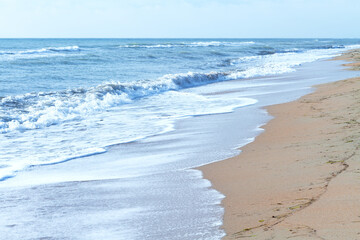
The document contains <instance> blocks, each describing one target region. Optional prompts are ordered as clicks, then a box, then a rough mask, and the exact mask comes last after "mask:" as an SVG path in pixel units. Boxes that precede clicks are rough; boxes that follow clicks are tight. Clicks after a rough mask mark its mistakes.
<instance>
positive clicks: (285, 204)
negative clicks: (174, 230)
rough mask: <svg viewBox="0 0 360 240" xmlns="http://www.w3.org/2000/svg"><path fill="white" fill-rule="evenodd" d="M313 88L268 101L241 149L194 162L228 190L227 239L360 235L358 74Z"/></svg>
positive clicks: (359, 54)
mask: <svg viewBox="0 0 360 240" xmlns="http://www.w3.org/2000/svg"><path fill="white" fill-rule="evenodd" d="M339 59H348V60H352V61H354V60H355V61H356V60H360V51H352V52H349V53H347V54H344V56H342V57H341V58H339ZM348 66H350V67H351V68H352V69H353V70H359V68H360V64H359V63H350V64H349V65H348ZM316 88H317V90H316V91H315V92H314V93H312V94H309V95H306V96H304V97H302V98H301V99H299V100H297V101H295V102H291V103H285V104H280V105H275V106H271V107H268V108H267V110H268V112H269V114H270V115H272V116H274V117H275V118H274V119H273V120H271V121H270V122H269V123H268V124H267V125H266V126H264V129H265V131H264V133H263V134H261V135H260V136H258V137H257V138H256V139H255V141H254V142H253V143H250V144H248V145H246V146H245V147H243V148H242V149H241V150H242V153H241V154H240V155H238V156H236V157H233V158H230V159H227V160H224V161H220V162H216V163H212V164H209V165H206V166H203V167H201V168H199V169H200V170H202V171H203V173H204V177H205V178H207V179H209V180H210V181H211V182H212V184H213V187H214V188H215V189H217V190H218V191H220V192H221V193H223V194H224V195H225V196H226V198H225V199H224V200H223V202H222V204H223V206H224V208H225V215H224V224H223V228H224V230H225V232H226V233H227V235H226V237H225V238H224V239H288V238H289V239H360V150H359V147H360V79H358V78H354V79H347V80H343V81H339V82H335V83H329V84H324V85H320V86H316Z"/></svg>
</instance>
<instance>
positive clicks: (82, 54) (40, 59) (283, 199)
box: [0, 39, 360, 240]
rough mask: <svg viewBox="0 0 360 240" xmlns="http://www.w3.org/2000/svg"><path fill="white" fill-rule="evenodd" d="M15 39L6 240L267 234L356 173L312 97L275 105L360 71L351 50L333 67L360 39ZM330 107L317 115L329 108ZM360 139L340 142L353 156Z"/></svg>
mask: <svg viewBox="0 0 360 240" xmlns="http://www.w3.org/2000/svg"><path fill="white" fill-rule="evenodd" d="M0 42H1V43H2V46H3V47H2V48H1V49H0V51H1V54H0V62H1V63H2V64H3V67H4V69H5V70H6V71H5V72H4V74H3V75H1V76H0V82H3V83H4V84H1V88H0V143H1V144H0V152H1V154H0V203H1V204H0V210H1V211H0V236H1V237H0V238H4V239H24V240H25V239H29V240H33V239H71V240H74V239H78V240H83V239H86V240H90V239H94V240H98V239H106V240H112V239H114V240H118V239H126V240H127V239H131V240H153V239H172V240H196V239H197V240H203V239H206V240H219V239H222V238H223V237H224V236H226V234H225V232H226V233H227V237H246V236H260V234H259V233H258V231H260V232H262V231H264V229H267V231H264V233H272V231H273V230H272V229H275V227H279V226H280V225H281V224H285V222H286V221H289V219H290V218H289V217H285V216H288V215H289V214H293V213H298V212H299V210H302V209H303V208H304V207H305V206H307V205H309V208H310V206H311V207H312V206H314V204H310V203H312V202H314V201H315V199H317V198H319V199H322V197H323V196H324V194H323V191H324V188H325V186H326V184H327V183H328V182H330V183H331V184H333V182H334V180H331V181H330V179H328V178H329V177H330V178H333V176H332V175H331V174H332V173H334V174H335V175H336V173H337V172H339V171H341V170H342V169H343V168H344V167H345V166H344V165H341V163H339V162H337V161H338V158H339V159H340V157H341V159H343V158H345V157H347V156H348V155H346V156H345V155H344V156H343V155H341V156H340V157H338V158H336V156H333V158H331V159H330V160H331V161H330V160H329V157H328V155H329V154H330V152H331V153H332V151H334V149H335V148H334V147H331V148H330V147H329V149H330V150H327V149H325V150H319V151H323V153H318V155H314V154H313V153H312V152H316V151H317V150H318V145H321V144H318V143H317V142H316V141H317V140H319V141H320V142H322V141H323V140H322V139H323V138H322V137H321V136H323V137H325V135H321V134H320V133H319V132H325V131H326V129H323V128H326V126H328V125H326V124H323V122H321V121H320V120H324V119H328V118H325V117H323V118H319V117H318V116H315V117H311V115H310V112H309V111H310V110H311V109H310V110H308V109H307V108H308V107H309V106H308V105H304V106H302V105H299V106H297V105H284V106H288V107H286V108H287V109H286V110H285V111H284V112H283V113H282V110H280V109H282V107H281V108H279V110H278V107H277V106H275V107H270V108H269V106H274V105H277V104H282V103H287V102H292V101H295V100H297V99H299V98H301V97H302V96H304V95H306V94H309V93H312V92H314V88H313V87H312V86H314V85H320V84H324V83H330V82H336V81H339V80H342V79H349V78H353V77H358V76H360V73H359V72H358V71H347V70H345V69H344V67H343V66H341V64H344V63H346V62H345V61H344V60H345V59H340V61H329V59H331V58H333V57H335V56H340V55H341V54H342V53H343V52H347V51H348V50H353V49H357V48H359V46H360V45H358V43H359V40H358V39H14V40H8V39H4V40H1V41H0ZM353 67H356V66H353ZM45 73H46V74H45ZM104 73H106V74H104ZM346 86H347V85H346ZM350 86H352V85H349V89H350V88H351V87H350ZM326 91H327V90H326ZM326 91H325V90H324V92H326ZM334 91H335V90H334ZM349 91H350V90H349ZM319 98H321V97H320V96H319ZM306 99H307V98H306ZM304 101H305V100H304ZM306 101H315V100H311V99H310V100H306ZM335 102H336V104H338V105H331V106H333V108H338V107H339V106H340V105H339V104H340V103H344V104H345V102H344V101H342V100H341V101H337V100H335ZM327 103H328V102H326V104H327ZM292 104H295V103H292ZM319 104H320V103H319ZM319 104H318V103H314V104H312V107H314V109H315V110H311V111H313V112H314V113H317V114H318V115H321V114H323V113H322V112H319V111H320V110H316V109H327V107H326V106H322V105H321V106H320V105H319ZM349 106H352V105H349ZM340 109H342V108H339V110H340ZM343 110H344V111H345V110H346V108H344V109H343ZM311 113H312V112H311ZM281 114H283V115H284V116H283V117H281ZM334 114H335V113H334ZM337 114H339V115H341V116H343V115H344V116H347V115H345V114H344V113H342V112H338V113H337ZM303 115H304V116H305V115H306V116H308V118H302V116H303ZM325 116H326V115H325ZM273 117H275V120H274V121H271V122H270V124H269V125H266V128H265V131H264V129H262V127H263V126H264V125H265V124H267V123H268V122H269V121H270V120H271V119H272V118H273ZM282 118H284V119H283V120H280V122H278V121H279V120H278V119H282ZM290 118H294V121H295V120H296V121H298V122H299V123H297V125H298V127H293V125H292V124H293V123H292V121H289V120H290ZM329 118H330V120H331V119H332V118H331V117H329ZM349 118H350V117H349ZM352 118H354V119H356V118H355V117H352ZM330 120H329V121H330ZM346 121H349V122H350V123H351V124H353V123H354V124H356V123H355V122H354V121H355V120H354V121H353V120H349V119H344V120H343V121H340V122H341V124H344V123H343V122H346ZM317 125H319V126H317ZM276 126H277V127H276ZM329 126H330V125H329ZM339 126H340V125H339ZM339 126H337V125H336V126H335V127H339ZM335 127H334V129H333V131H334V132H335V131H338V130H336V129H335ZM340 127H342V125H341V126H340ZM331 128H333V127H331ZM279 129H281V131H280V130H279ZM304 129H305V130H304ZM314 129H315V130H316V131H315V130H314ZM346 131H352V130H351V129H346ZM263 132H265V134H262V133H263ZM279 132H281V133H283V135H281V136H279V135H277V134H278V133H279ZM311 134H313V135H311ZM352 134H355V133H352ZM259 135H260V137H258V138H256V137H257V136H259ZM303 135H304V136H303ZM305 135H309V136H310V137H311V136H312V138H313V139H312V140H311V141H310V140H308V139H307V138H305ZM343 135H344V136H343V138H345V137H348V136H347V135H348V133H347V132H343ZM266 136H268V137H266ZM293 136H296V138H293ZM334 136H337V137H338V135H335V134H334ZM339 136H340V135H339ZM328 138H329V139H331V141H328V142H326V143H327V144H328V145H329V146H332V145H334V146H338V145H336V143H335V139H333V137H332V135H329V137H328ZM254 139H256V140H255V143H252V144H250V145H248V144H249V143H250V142H253V141H254ZM261 139H264V140H261ZM266 139H268V140H266ZM301 139H304V140H301ZM339 139H340V137H339ZM351 140H352V139H346V140H344V141H345V142H347V141H349V142H348V143H346V144H345V145H344V144H340V145H339V146H343V145H344V146H346V147H347V148H349V149H348V150H347V151H348V153H349V156H351V154H352V151H353V150H352V148H351V147H352V146H353V144H355V143H356V142H355V140H353V141H354V142H353V143H352V142H351ZM302 141H304V142H302ZM270 143H276V146H274V145H271V144H270ZM259 144H260V145H259ZM281 144H282V145H281ZM316 144H317V145H316ZM246 145H248V146H246ZM307 145H309V149H306V151H305V150H303V149H302V148H301V147H304V146H307ZM245 146H246V147H245ZM259 146H261V147H262V148H264V149H260V150H258V149H259ZM243 147H244V148H243ZM268 148H271V149H272V150H277V151H278V152H279V153H281V154H282V155H281V156H277V155H273V153H272V152H270V150H271V149H268ZM294 148H296V151H299V153H298V152H296V154H294V152H293V151H294ZM312 148H313V149H312ZM246 149H249V150H246ZM251 149H254V151H255V152H254V153H257V154H254V153H252V154H254V157H256V159H254V158H250V157H248V156H249V155H250V153H251V152H252V150H251ZM283 149H285V150H283ZM241 151H244V152H243V153H241V154H240V158H239V159H241V160H237V158H235V159H232V160H226V161H222V160H224V159H229V158H231V157H234V156H237V155H239V153H240V152H241ZM300 152H301V153H302V155H300ZM332 154H333V155H335V153H332ZM323 155H325V157H324V156H323ZM243 156H244V158H243ZM263 156H266V158H265V159H263ZM288 156H291V157H292V156H298V157H300V160H299V159H292V160H291V161H289V160H288V158H290V157H288ZM309 156H310V157H311V158H310V159H308V157H309ZM329 156H330V155H329ZM331 156H332V155H331ZM320 157H321V161H318V159H317V158H320ZM245 158H246V159H247V160H243V159H245ZM297 160H299V161H297ZM218 161H222V162H219V163H215V164H213V165H209V166H206V165H207V164H210V163H214V162H218ZM232 162H233V163H232ZM326 162H329V163H326ZM229 163H232V164H229ZM347 164H349V161H347ZM200 166H205V167H203V168H200V169H201V170H202V169H205V178H204V177H203V173H202V172H201V171H199V170H198V169H197V168H199V167H200ZM214 166H215V168H214ZM238 167H240V168H238ZM349 168H350V167H349ZM206 169H209V170H206ZM237 169H239V171H238V170H237ZM299 169H300V170H301V171H300V170H299ZM303 169H304V170H303ZM211 174H213V175H214V176H215V177H217V179H216V178H215V177H214V176H211ZM223 175H226V178H224V177H223ZM304 176H306V178H305V177H304ZM208 179H209V180H211V181H212V183H213V185H212V183H211V182H210V181H209V180H208ZM327 179H328V180H327ZM334 179H338V178H334ZM284 182H286V185H284V184H283V183H284ZM274 186H275V187H274ZM224 187H225V188H224ZM310 188H311V190H309V189H310ZM299 189H300V190H301V191H299ZM224 197H226V198H225V200H223V199H224ZM313 198H314V200H312V199H313ZM317 201H319V200H317ZM221 203H223V204H221ZM274 204H275V205H274ZM230 207H232V210H234V212H231V211H232V210H231V208H230ZM224 212H225V218H224V221H223V216H224ZM301 212H303V211H301ZM299 213H300V212H299ZM293 215H294V216H298V214H293ZM285 219H286V221H285ZM329 219H330V218H329ZM280 221H282V222H280ZM223 223H224V224H225V225H224V227H222V225H223ZM229 223H231V224H229ZM274 224H275V225H274ZM258 226H261V228H258ZM230 228H231V229H230ZM292 230H293V229H292ZM235 233H236V234H235ZM234 234H235V235H234ZM261 236H262V235H261ZM291 236H293V235H291ZM259 238H260V237H259Z"/></svg>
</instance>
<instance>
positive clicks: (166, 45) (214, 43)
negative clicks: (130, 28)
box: [119, 41, 255, 48]
mask: <svg viewBox="0 0 360 240" xmlns="http://www.w3.org/2000/svg"><path fill="white" fill-rule="evenodd" d="M249 44H255V42H252V41H249V42H219V41H209V42H191V43H184V42H182V43H164V44H140V43H133V44H127V45H121V46H119V47H120V48H175V47H184V48H185V47H221V46H243V45H249Z"/></svg>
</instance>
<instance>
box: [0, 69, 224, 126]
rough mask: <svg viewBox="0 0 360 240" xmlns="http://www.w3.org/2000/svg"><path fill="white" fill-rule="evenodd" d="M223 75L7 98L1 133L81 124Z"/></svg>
mask: <svg viewBox="0 0 360 240" xmlns="http://www.w3.org/2000/svg"><path fill="white" fill-rule="evenodd" d="M225 76H226V74H225V73H217V72H211V73H192V72H189V73H186V74H168V75H165V76H163V77H161V78H159V79H157V80H154V81H139V82H134V83H121V82H110V83H105V84H101V85H98V86H96V87H92V88H88V89H86V88H77V89H71V90H65V91H59V92H49V93H42V92H40V93H28V94H25V95H18V96H8V97H5V98H2V99H1V101H0V132H2V133H6V132H9V131H12V130H20V131H25V130H29V129H37V128H43V127H48V126H51V125H55V124H59V123H62V122H67V121H73V120H80V119H82V118H86V116H88V115H92V114H94V113H96V112H99V111H100V112H101V111H104V110H106V109H109V108H111V107H115V106H119V105H122V104H127V103H130V102H132V101H133V100H136V99H139V98H143V97H148V96H151V95H155V94H160V93H163V92H166V91H177V90H180V89H184V88H189V87H194V86H199V85H204V84H208V83H211V82H217V81H222V80H225Z"/></svg>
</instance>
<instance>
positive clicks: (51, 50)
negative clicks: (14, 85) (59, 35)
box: [0, 46, 81, 56]
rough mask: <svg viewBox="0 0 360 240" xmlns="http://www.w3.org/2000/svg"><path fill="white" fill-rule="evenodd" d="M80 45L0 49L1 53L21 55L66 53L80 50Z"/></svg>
mask: <svg viewBox="0 0 360 240" xmlns="http://www.w3.org/2000/svg"><path fill="white" fill-rule="evenodd" d="M80 50H81V49H80V47H79V46H66V47H47V48H40V49H28V50H19V51H0V55H11V56H21V55H34V54H36V55H43V54H48V53H66V52H78V51H80Z"/></svg>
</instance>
